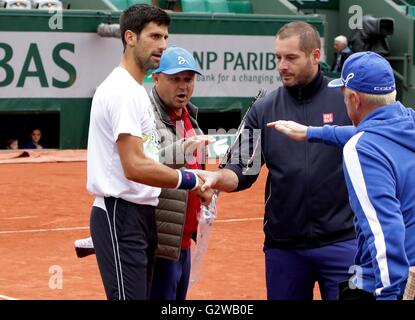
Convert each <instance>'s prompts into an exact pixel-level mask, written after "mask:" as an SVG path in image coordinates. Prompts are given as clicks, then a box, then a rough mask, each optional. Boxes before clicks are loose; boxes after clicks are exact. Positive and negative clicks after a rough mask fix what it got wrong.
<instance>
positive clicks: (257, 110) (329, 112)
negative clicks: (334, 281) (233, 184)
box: [226, 72, 355, 248]
mask: <svg viewBox="0 0 415 320" xmlns="http://www.w3.org/2000/svg"><path fill="white" fill-rule="evenodd" d="M328 81H329V79H328V78H326V77H324V76H323V74H322V73H321V72H319V74H318V75H317V77H316V78H315V79H314V80H313V81H312V82H311V83H310V84H309V85H307V86H306V87H303V88H286V87H284V86H282V87H280V88H278V89H277V90H275V91H273V92H271V93H270V94H268V95H267V96H265V97H264V98H262V99H260V100H258V101H257V102H256V103H255V104H254V106H253V107H252V108H251V110H250V112H249V114H248V116H247V120H246V123H245V128H246V129H249V130H250V135H249V136H248V135H246V136H243V138H242V148H241V149H242V151H241V152H240V154H235V153H234V155H233V158H232V163H231V164H228V165H227V166H226V168H227V169H230V170H232V171H234V172H235V173H236V174H237V175H238V178H239V185H238V188H237V190H236V191H239V190H243V189H246V188H249V187H250V186H251V185H252V184H253V183H254V182H255V181H256V179H257V177H258V174H259V166H257V167H258V168H257V169H258V170H253V169H252V168H250V169H249V170H247V171H246V172H245V170H246V168H247V167H249V165H251V166H252V163H254V162H256V161H255V159H260V160H261V165H263V164H266V166H267V168H268V170H269V173H268V177H267V182H266V187H265V216H264V232H265V245H266V246H268V247H283V248H314V247H320V246H324V245H327V244H330V243H334V242H338V241H343V240H348V239H352V238H354V237H355V232H354V226H353V214H352V211H351V209H350V206H349V203H348V195H347V189H346V184H345V181H344V176H343V168H342V151H341V150H340V149H339V148H336V147H333V146H327V145H323V144H310V143H307V142H297V141H291V140H290V139H289V138H287V137H285V136H284V135H283V134H280V133H278V132H276V131H275V129H273V128H267V127H266V124H267V123H268V122H272V121H275V120H293V121H296V122H299V123H302V124H304V125H309V126H322V125H323V124H336V125H349V124H351V121H350V119H349V117H348V116H347V113H346V107H345V105H344V101H343V95H342V94H341V92H340V90H338V89H331V88H330V89H329V88H327V83H328ZM252 129H261V133H260V138H261V141H260V144H259V143H257V142H256V141H255V137H256V135H255V134H254V133H253V132H255V131H253V130H252ZM248 141H249V142H248ZM248 145H249V156H251V155H253V156H252V158H250V159H248V160H251V161H247V159H246V158H247V156H246V154H245V153H246V151H245V149H246V148H247V146H248ZM259 146H260V147H259ZM254 150H255V151H254ZM261 151H262V152H261ZM248 158H249V157H248ZM257 162H259V161H257ZM255 171H256V172H255ZM243 172H245V173H247V174H244V173H243ZM252 173H254V174H252ZM248 200H249V199H248Z"/></svg>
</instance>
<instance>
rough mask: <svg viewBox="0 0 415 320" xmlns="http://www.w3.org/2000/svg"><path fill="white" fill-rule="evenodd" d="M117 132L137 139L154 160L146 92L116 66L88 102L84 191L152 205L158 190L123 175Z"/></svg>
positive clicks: (152, 125)
mask: <svg viewBox="0 0 415 320" xmlns="http://www.w3.org/2000/svg"><path fill="white" fill-rule="evenodd" d="M121 133H128V134H131V135H133V136H136V137H141V138H142V139H143V140H144V153H145V154H146V156H148V157H151V158H153V159H154V160H156V161H158V137H157V131H156V123H155V119H154V114H153V111H152V108H151V104H150V99H149V97H148V95H147V92H146V91H145V89H144V87H143V86H142V85H140V84H139V83H138V82H137V81H135V79H134V78H133V77H132V76H131V75H130V74H129V73H128V72H127V70H125V69H124V68H122V67H117V68H115V69H114V70H113V71H112V73H111V74H110V75H109V76H108V77H107V78H106V79H105V80H104V82H103V83H102V84H101V85H100V86H99V87H98V89H97V91H96V93H95V95H94V98H93V100H92V107H91V119H90V124H89V135H88V151H87V154H88V156H87V160H88V162H87V189H88V191H89V192H90V193H91V194H94V195H97V196H102V197H108V196H111V197H115V198H122V199H124V200H127V201H129V202H133V203H138V204H144V205H152V206H156V205H157V204H158V196H159V195H160V191H161V189H160V188H154V187H150V186H147V185H144V184H140V183H136V182H133V181H131V180H128V179H127V178H126V177H125V175H124V170H123V168H122V166H121V161H120V156H119V154H118V149H117V145H116V142H117V139H118V136H119V135H120V134H121Z"/></svg>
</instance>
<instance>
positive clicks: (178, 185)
mask: <svg viewBox="0 0 415 320" xmlns="http://www.w3.org/2000/svg"><path fill="white" fill-rule="evenodd" d="M176 171H177V173H178V175H179V180H178V181H177V185H176V187H175V189H179V187H180V184H181V183H182V172H181V171H180V170H178V169H176Z"/></svg>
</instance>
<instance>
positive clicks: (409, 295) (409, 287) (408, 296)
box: [402, 266, 415, 300]
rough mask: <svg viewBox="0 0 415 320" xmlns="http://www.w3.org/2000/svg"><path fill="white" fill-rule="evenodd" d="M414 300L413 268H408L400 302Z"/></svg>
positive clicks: (414, 268) (414, 269)
mask: <svg viewBox="0 0 415 320" xmlns="http://www.w3.org/2000/svg"><path fill="white" fill-rule="evenodd" d="M414 299H415V266H412V267H410V268H409V275H408V280H407V282H406V287H405V293H404V295H403V299H402V300H414Z"/></svg>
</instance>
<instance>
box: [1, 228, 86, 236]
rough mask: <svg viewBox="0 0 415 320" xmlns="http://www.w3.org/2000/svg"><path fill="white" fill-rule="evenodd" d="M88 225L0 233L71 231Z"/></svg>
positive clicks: (3, 232)
mask: <svg viewBox="0 0 415 320" xmlns="http://www.w3.org/2000/svg"><path fill="white" fill-rule="evenodd" d="M85 229H89V227H72V228H55V229H33V230H10V231H0V234H13V233H36V232H49V231H71V230H85Z"/></svg>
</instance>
